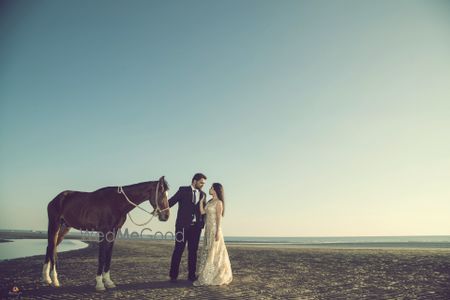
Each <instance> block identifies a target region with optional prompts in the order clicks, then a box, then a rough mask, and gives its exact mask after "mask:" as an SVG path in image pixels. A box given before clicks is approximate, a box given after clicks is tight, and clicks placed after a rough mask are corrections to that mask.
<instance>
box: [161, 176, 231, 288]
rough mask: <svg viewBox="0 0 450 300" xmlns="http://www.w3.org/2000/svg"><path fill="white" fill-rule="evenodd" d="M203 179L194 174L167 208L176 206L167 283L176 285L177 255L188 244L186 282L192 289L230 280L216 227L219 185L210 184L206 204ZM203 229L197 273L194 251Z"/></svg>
mask: <svg viewBox="0 0 450 300" xmlns="http://www.w3.org/2000/svg"><path fill="white" fill-rule="evenodd" d="M206 179H207V178H206V176H205V175H203V174H201V173H197V174H195V175H194V177H193V178H192V182H191V185H190V186H185V187H180V189H179V190H178V191H177V192H176V193H175V195H173V197H172V198H170V199H169V206H170V207H172V206H174V205H175V204H176V203H178V214H177V220H176V223H175V232H176V236H175V237H176V238H175V249H174V250H173V254H172V262H171V265H170V273H169V276H170V281H171V282H176V280H177V278H178V272H179V268H180V261H181V256H182V255H183V252H184V248H185V246H186V243H187V245H188V270H189V276H188V279H189V280H190V281H193V285H194V286H201V285H222V284H228V283H230V282H231V281H232V280H233V274H232V272H231V264H230V259H229V258H228V252H227V248H226V247H225V242H224V240H223V235H222V230H221V227H220V224H221V219H222V217H223V212H224V196H223V194H224V192H223V187H222V185H221V184H220V183H213V185H212V187H211V188H210V189H209V194H210V195H211V196H212V199H210V200H209V201H206V194H205V193H204V192H203V191H202V188H203V186H204V185H205V182H206ZM203 227H205V235H204V238H203V248H202V251H201V254H200V266H199V273H198V276H196V274H195V272H196V269H197V249H198V244H199V241H200V235H201V232H202V229H203Z"/></svg>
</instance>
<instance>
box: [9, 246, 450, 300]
mask: <svg viewBox="0 0 450 300" xmlns="http://www.w3.org/2000/svg"><path fill="white" fill-rule="evenodd" d="M88 243H89V246H88V247H87V248H84V249H79V250H73V251H68V252H62V253H60V254H58V258H59V268H58V273H59V280H60V282H61V284H62V286H61V287H60V288H54V287H50V286H44V285H42V284H41V282H40V275H41V270H42V264H43V259H44V256H43V255H37V256H32V257H25V258H17V259H12V260H6V261H1V262H0V286H1V288H2V292H3V293H4V292H5V288H6V287H7V286H8V285H11V284H15V285H16V286H18V287H19V288H20V289H21V291H22V298H23V299H119V298H121V299H161V298H163V297H165V298H167V299H183V298H196V299H223V298H228V299H449V298H450V287H449V282H450V250H449V249H395V248H394V249H368V248H364V249H350V248H340V249H338V248H305V247H295V246H282V245H263V246H261V245H244V244H233V245H228V251H229V255H230V260H231V264H232V268H233V276H234V278H233V282H232V283H231V284H230V285H229V286H219V287H218V286H209V287H193V286H192V285H191V283H190V282H189V281H187V280H186V279H187V278H186V277H187V260H186V254H187V251H185V253H184V255H183V260H182V262H181V267H180V277H179V280H178V282H177V283H170V282H168V270H169V265H170V257H171V253H172V249H173V245H172V242H170V241H145V240H118V241H116V245H115V248H114V253H113V261H112V266H111V277H112V279H113V280H114V281H115V283H116V284H117V288H115V289H111V290H107V291H106V292H96V291H95V289H94V284H95V280H94V278H95V273H96V269H97V250H98V244H97V243H96V242H88ZM43 250H44V249H43Z"/></svg>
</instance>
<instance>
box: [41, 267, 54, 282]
mask: <svg viewBox="0 0 450 300" xmlns="http://www.w3.org/2000/svg"><path fill="white" fill-rule="evenodd" d="M42 281H43V282H44V283H46V284H51V283H52V279H51V278H50V262H48V263H46V264H44V266H43V267H42Z"/></svg>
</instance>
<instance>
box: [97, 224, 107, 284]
mask: <svg viewBox="0 0 450 300" xmlns="http://www.w3.org/2000/svg"><path fill="white" fill-rule="evenodd" d="M102 234H103V236H102ZM102 234H100V237H99V244H98V269H97V276H96V277H95V281H96V285H95V289H96V290H97V291H104V290H106V288H105V285H104V284H103V279H102V273H103V268H104V266H105V250H106V249H105V248H106V246H107V245H106V244H107V241H106V238H105V235H106V232H102Z"/></svg>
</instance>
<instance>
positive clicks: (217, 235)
mask: <svg viewBox="0 0 450 300" xmlns="http://www.w3.org/2000/svg"><path fill="white" fill-rule="evenodd" d="M215 240H216V242H218V241H219V233H218V232H216V238H215Z"/></svg>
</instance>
